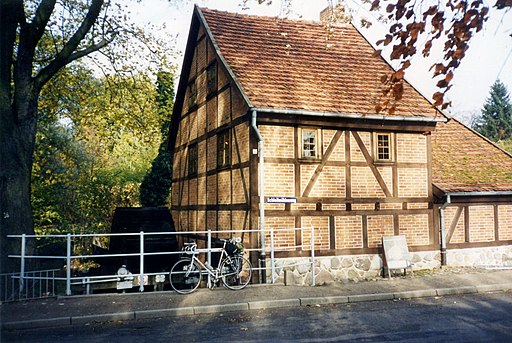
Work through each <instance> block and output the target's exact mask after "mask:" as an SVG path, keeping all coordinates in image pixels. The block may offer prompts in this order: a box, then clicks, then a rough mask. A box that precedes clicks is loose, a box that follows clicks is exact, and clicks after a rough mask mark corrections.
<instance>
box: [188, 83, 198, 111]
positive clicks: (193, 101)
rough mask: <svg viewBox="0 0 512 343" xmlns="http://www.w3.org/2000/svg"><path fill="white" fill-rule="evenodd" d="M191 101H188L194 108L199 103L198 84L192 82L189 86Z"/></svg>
mask: <svg viewBox="0 0 512 343" xmlns="http://www.w3.org/2000/svg"><path fill="white" fill-rule="evenodd" d="M188 87H189V96H190V97H189V99H188V106H189V107H192V106H194V105H195V104H196V102H197V87H196V82H195V81H194V82H192V83H191V84H190V85H189V86H188Z"/></svg>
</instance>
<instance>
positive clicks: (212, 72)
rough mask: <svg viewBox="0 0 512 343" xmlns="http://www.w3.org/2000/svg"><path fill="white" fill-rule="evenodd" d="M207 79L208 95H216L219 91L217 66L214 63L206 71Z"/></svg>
mask: <svg viewBox="0 0 512 343" xmlns="http://www.w3.org/2000/svg"><path fill="white" fill-rule="evenodd" d="M206 78H207V86H206V88H207V93H208V95H210V94H212V93H214V92H215V91H216V90H217V64H216V63H214V64H212V65H211V66H209V67H208V69H207V70H206Z"/></svg>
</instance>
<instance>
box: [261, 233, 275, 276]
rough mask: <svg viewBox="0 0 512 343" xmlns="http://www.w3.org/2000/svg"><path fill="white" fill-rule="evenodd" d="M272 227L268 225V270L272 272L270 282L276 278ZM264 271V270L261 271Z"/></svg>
mask: <svg viewBox="0 0 512 343" xmlns="http://www.w3.org/2000/svg"><path fill="white" fill-rule="evenodd" d="M274 262H275V261H274V227H273V226H272V227H270V270H271V273H272V276H271V279H272V283H274V282H275V280H276V267H275V263H274ZM263 272H264V273H265V272H266V271H265V270H264V271H263Z"/></svg>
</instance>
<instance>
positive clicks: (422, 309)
mask: <svg viewBox="0 0 512 343" xmlns="http://www.w3.org/2000/svg"><path fill="white" fill-rule="evenodd" d="M397 341H400V342H512V292H505V293H493V294H471V295H463V296H449V297H436V298H422V299H414V300H396V301H378V302H367V303H354V304H341V305H328V306H313V307H298V308H297V307H294V308H281V309H276V310H262V311H245V312H229V313H223V314H215V315H195V316H185V317H173V318H161V319H153V320H132V321H124V322H108V323H94V324H90V325H74V326H65V327H54V328H45V329H26V330H20V331H5V332H3V333H2V340H1V342H32V343H33V342H52V343H53V342H73V343H75V342H94V343H97V342H123V343H126V342H151V343H156V342H397Z"/></svg>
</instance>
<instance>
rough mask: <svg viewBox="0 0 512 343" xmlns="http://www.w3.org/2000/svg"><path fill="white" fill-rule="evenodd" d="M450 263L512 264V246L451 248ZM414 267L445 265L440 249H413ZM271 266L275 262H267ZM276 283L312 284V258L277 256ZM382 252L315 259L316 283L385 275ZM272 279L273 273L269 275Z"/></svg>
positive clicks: (354, 280)
mask: <svg viewBox="0 0 512 343" xmlns="http://www.w3.org/2000/svg"><path fill="white" fill-rule="evenodd" d="M446 257H447V264H448V266H457V267H497V268H499V267H512V246H501V247H485V248H472V249H451V250H448V252H447V256H446ZM411 261H412V263H413V271H414V270H425V269H435V268H439V267H440V266H441V256H440V252H439V251H421V252H411ZM267 265H268V266H270V265H271V261H270V260H268V261H267ZM274 267H275V273H276V274H275V282H276V283H284V284H287V285H306V286H307V285H311V258H309V257H303V258H281V259H275V261H274ZM382 268H383V262H382V256H381V255H377V254H375V255H346V256H330V257H316V258H315V275H316V277H315V283H316V285H319V286H320V285H323V284H328V283H333V282H350V281H351V282H358V281H362V280H372V279H375V278H379V277H381V275H382ZM268 278H269V279H270V272H269V275H268Z"/></svg>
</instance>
